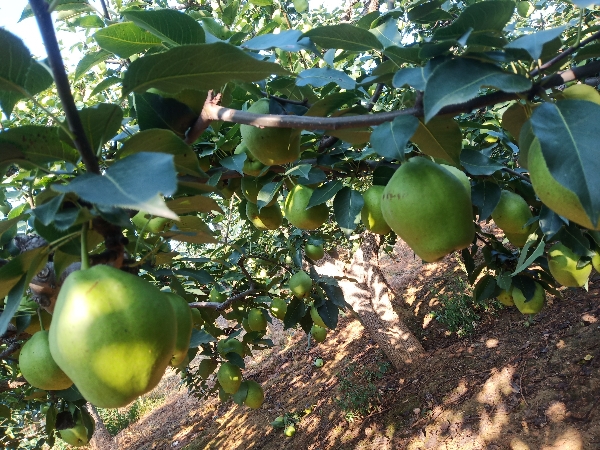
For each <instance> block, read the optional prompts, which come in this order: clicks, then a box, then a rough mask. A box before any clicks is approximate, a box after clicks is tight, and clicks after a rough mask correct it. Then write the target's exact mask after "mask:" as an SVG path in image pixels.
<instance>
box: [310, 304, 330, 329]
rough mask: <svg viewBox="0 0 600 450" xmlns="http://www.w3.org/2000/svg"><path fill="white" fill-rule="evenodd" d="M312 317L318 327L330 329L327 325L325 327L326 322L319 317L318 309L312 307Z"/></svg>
mask: <svg viewBox="0 0 600 450" xmlns="http://www.w3.org/2000/svg"><path fill="white" fill-rule="evenodd" d="M310 317H311V319H312V321H313V323H314V324H315V325H318V326H320V327H321V328H328V327H327V325H325V322H323V319H322V318H321V316H320V315H319V311H317V308H315V307H314V306H311V307H310Z"/></svg>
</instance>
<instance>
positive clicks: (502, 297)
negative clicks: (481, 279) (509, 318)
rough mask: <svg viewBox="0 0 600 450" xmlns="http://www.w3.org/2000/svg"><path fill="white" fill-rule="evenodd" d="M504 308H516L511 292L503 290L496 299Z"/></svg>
mask: <svg viewBox="0 0 600 450" xmlns="http://www.w3.org/2000/svg"><path fill="white" fill-rule="evenodd" d="M496 298H497V299H498V301H499V302H500V303H502V304H503V305H504V306H515V301H514V300H513V297H512V295H511V293H510V292H509V291H505V290H502V292H500V294H498V296H497V297H496Z"/></svg>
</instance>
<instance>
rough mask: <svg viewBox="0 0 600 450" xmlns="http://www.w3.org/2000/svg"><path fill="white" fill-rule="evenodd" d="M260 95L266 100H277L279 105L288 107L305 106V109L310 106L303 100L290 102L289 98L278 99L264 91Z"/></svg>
mask: <svg viewBox="0 0 600 450" xmlns="http://www.w3.org/2000/svg"><path fill="white" fill-rule="evenodd" d="M260 93H261V94H262V95H264V96H265V97H267V98H272V99H273V100H277V101H278V102H280V103H289V104H290V105H300V106H306V107H307V108H310V107H311V106H312V105H311V104H310V103H308V100H306V99H304V100H291V99H289V98H283V97H278V96H276V95H271V94H269V93H268V92H265V91H260Z"/></svg>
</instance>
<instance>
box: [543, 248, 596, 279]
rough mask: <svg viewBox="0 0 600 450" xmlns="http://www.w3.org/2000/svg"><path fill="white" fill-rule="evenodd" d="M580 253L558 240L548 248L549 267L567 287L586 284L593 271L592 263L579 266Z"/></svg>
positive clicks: (556, 277)
mask: <svg viewBox="0 0 600 450" xmlns="http://www.w3.org/2000/svg"><path fill="white" fill-rule="evenodd" d="M578 261H579V255H577V254H575V252H573V251H572V250H571V249H570V248H568V247H566V246H565V245H563V244H561V243H559V242H557V243H556V244H554V245H553V246H552V247H550V248H549V249H548V267H549V269H550V273H551V274H552V276H553V277H554V279H555V280H556V281H558V282H559V283H560V284H562V285H563V286H567V287H581V286H583V285H585V283H586V282H587V280H588V279H589V277H590V274H591V273H592V265H591V264H586V265H585V266H583V267H581V268H577V262H578Z"/></svg>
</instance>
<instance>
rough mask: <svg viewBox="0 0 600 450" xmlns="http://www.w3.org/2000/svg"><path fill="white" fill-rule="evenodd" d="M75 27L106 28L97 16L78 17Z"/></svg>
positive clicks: (74, 21) (74, 23)
mask: <svg viewBox="0 0 600 450" xmlns="http://www.w3.org/2000/svg"><path fill="white" fill-rule="evenodd" d="M73 25H74V26H76V27H81V28H104V22H102V19H101V18H100V17H98V16H97V15H95V14H93V15H89V16H83V17H77V18H76V19H75V20H73Z"/></svg>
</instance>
